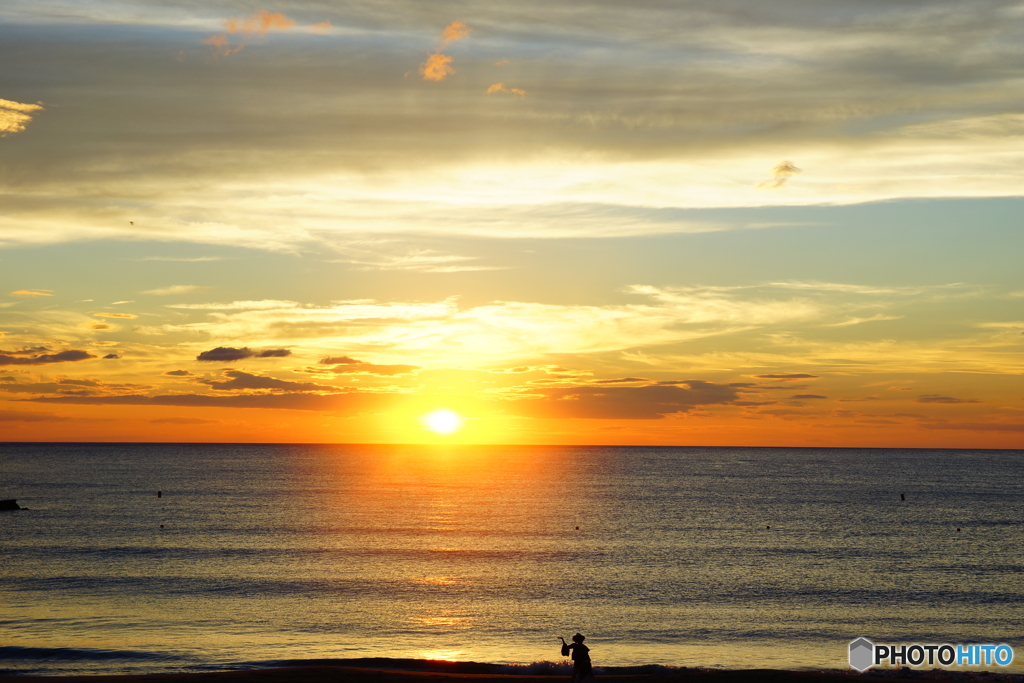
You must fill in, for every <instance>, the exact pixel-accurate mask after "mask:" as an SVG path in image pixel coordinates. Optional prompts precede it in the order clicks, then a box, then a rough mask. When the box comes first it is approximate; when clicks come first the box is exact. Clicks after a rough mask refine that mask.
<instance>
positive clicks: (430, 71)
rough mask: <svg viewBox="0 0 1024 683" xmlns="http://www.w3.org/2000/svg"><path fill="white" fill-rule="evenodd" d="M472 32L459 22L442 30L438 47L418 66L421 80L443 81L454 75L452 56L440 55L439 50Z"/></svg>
mask: <svg viewBox="0 0 1024 683" xmlns="http://www.w3.org/2000/svg"><path fill="white" fill-rule="evenodd" d="M472 30H473V29H471V28H469V27H468V26H466V25H465V24H463V23H462V22H461V21H454V22H452V23H451V24H448V26H446V27H445V28H444V31H442V32H441V38H440V43H441V44H440V47H439V48H438V49H437V50H436V51H434V52H432V53H430V54H429V55H428V56H427V60H426V61H425V62H423V63H422V64H420V69H419V71H420V75H421V76H423V80H425V81H443V80H444V79H446V78H447V77H448V76H450V75H452V74H453V73H455V67H453V66H452V56H451V55H446V54H442V53H441V50H443V49H444V48H446V47H448V46H449V45H450V44H451V43H453V42H455V41H456V40H462V39H464V38H466V37H468V36H469V34H470V32H471V31H472Z"/></svg>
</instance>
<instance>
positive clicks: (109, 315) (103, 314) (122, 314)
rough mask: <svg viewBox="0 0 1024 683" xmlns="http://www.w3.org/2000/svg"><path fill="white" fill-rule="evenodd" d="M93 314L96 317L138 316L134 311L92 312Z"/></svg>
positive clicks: (127, 317)
mask: <svg viewBox="0 0 1024 683" xmlns="http://www.w3.org/2000/svg"><path fill="white" fill-rule="evenodd" d="M93 316H95V317H97V318H125V319H131V318H138V317H139V316H137V315H135V314H134V313H93Z"/></svg>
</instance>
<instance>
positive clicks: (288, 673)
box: [0, 666, 859, 683]
mask: <svg viewBox="0 0 1024 683" xmlns="http://www.w3.org/2000/svg"><path fill="white" fill-rule="evenodd" d="M852 674H853V672H851V673H850V674H846V673H839V672H832V673H828V672H813V671H782V670H777V669H736V670H730V669H681V670H679V671H678V672H675V671H673V672H671V673H658V674H627V675H610V674H609V675H601V676H599V677H598V681H599V682H600V683H850V680H851V678H858V677H859V676H856V675H852ZM27 681H31V682H32V683H516V682H519V683H568V681H569V678H568V677H567V676H526V675H518V674H515V675H513V674H508V675H497V674H467V673H449V672H436V671H395V670H386V669H363V668H351V667H341V666H308V667H289V668H283V669H259V670H246V671H215V672H207V673H163V674H143V675H120V676H32V675H30V676H0V683H26V682H27Z"/></svg>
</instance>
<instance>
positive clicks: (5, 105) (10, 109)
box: [0, 99, 43, 138]
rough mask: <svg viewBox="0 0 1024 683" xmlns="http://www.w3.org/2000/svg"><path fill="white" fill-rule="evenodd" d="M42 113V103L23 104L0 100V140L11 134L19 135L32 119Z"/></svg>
mask: <svg viewBox="0 0 1024 683" xmlns="http://www.w3.org/2000/svg"><path fill="white" fill-rule="evenodd" d="M40 111H43V103H42V102H39V103H37V104H25V103H23V102H15V101H14V100H4V99H0V138H2V137H6V136H8V135H10V134H11V133H20V132H22V131H24V130H25V125H26V124H28V123H29V122H30V121H32V117H33V116H34V115H35V114H36V113H37V112H40Z"/></svg>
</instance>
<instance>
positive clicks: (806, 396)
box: [790, 394, 828, 399]
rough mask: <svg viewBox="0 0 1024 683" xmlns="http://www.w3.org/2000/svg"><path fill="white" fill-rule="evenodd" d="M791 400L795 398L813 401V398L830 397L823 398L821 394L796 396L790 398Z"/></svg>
mask: <svg viewBox="0 0 1024 683" xmlns="http://www.w3.org/2000/svg"><path fill="white" fill-rule="evenodd" d="M790 398H795V399H811V398H828V396H821V395H819V394H796V395H795V396H790Z"/></svg>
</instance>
